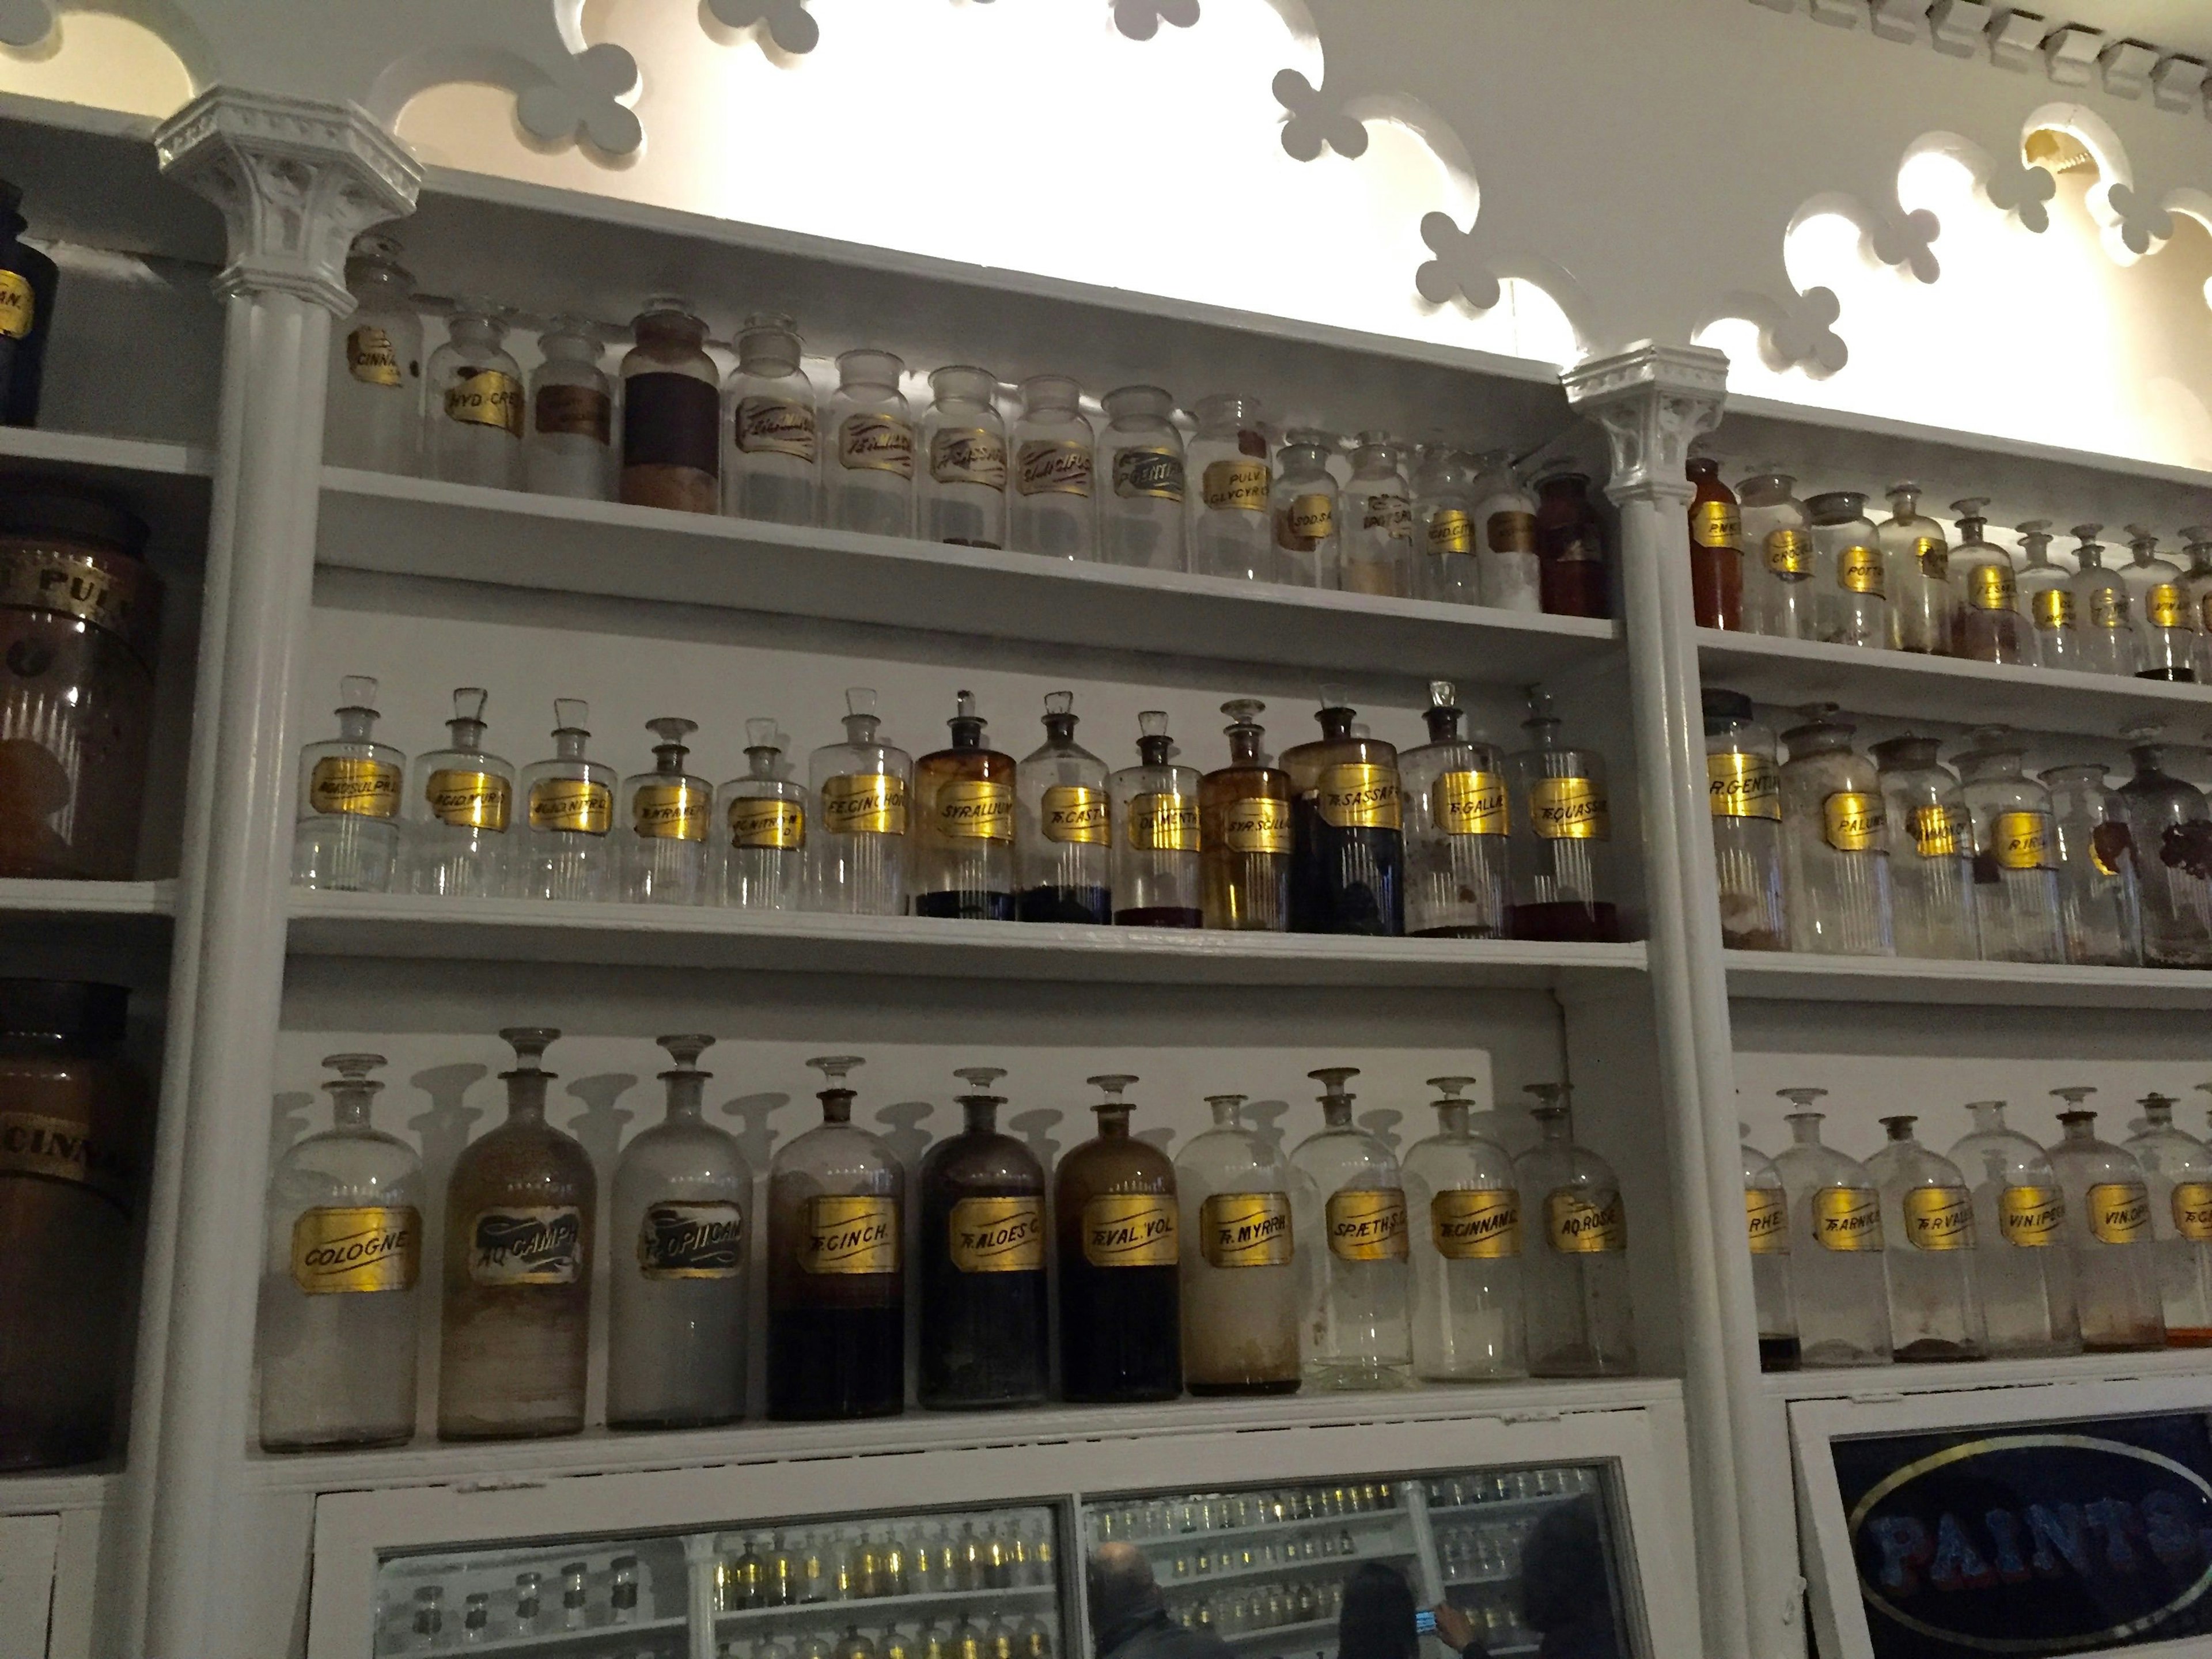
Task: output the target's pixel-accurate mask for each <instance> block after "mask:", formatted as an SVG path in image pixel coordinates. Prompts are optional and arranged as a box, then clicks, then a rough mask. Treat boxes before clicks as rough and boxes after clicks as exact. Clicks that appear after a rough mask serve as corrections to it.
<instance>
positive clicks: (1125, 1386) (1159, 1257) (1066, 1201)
mask: <svg viewBox="0 0 2212 1659" xmlns="http://www.w3.org/2000/svg"><path fill="white" fill-rule="evenodd" d="M1088 1081H1089V1082H1090V1084H1091V1086H1092V1087H1093V1088H1096V1089H1098V1090H1100V1091H1103V1093H1104V1095H1105V1098H1104V1099H1103V1100H1102V1101H1100V1102H1098V1103H1097V1104H1096V1105H1094V1106H1093V1107H1092V1108H1091V1110H1092V1111H1094V1112H1096V1113H1097V1115H1098V1133H1097V1135H1096V1136H1095V1137H1094V1138H1092V1139H1089V1140H1086V1141H1085V1142H1084V1143H1083V1144H1082V1145H1081V1146H1078V1147H1076V1148H1075V1150H1074V1151H1073V1152H1069V1153H1068V1154H1067V1156H1066V1157H1065V1158H1061V1159H1060V1168H1059V1170H1058V1171H1057V1172H1056V1173H1055V1175H1054V1182H1053V1206H1052V1209H1053V1218H1054V1228H1055V1229H1056V1231H1057V1237H1058V1245H1059V1248H1058V1251H1057V1254H1056V1258H1055V1260H1056V1272H1057V1274H1058V1278H1059V1287H1060V1392H1061V1393H1062V1394H1063V1395H1066V1398H1067V1399H1068V1400H1069V1401H1073V1402H1076V1403H1079V1404H1085V1405H1117V1404H1124V1403H1133V1402H1136V1401H1148V1400H1172V1399H1174V1398H1175V1397H1176V1395H1179V1394H1181V1393H1182V1269H1181V1267H1180V1266H1179V1263H1180V1261H1181V1250H1180V1249H1179V1248H1178V1234H1179V1228H1178V1223H1179V1221H1180V1206H1179V1205H1178V1202H1177V1199H1176V1172H1175V1165H1174V1164H1173V1163H1172V1162H1170V1159H1169V1158H1168V1155H1167V1154H1166V1153H1165V1152H1162V1151H1161V1150H1160V1149H1159V1148H1158V1147H1157V1146H1152V1144H1151V1143H1150V1142H1148V1141H1143V1140H1139V1139H1136V1138H1135V1137H1134V1136H1133V1135H1131V1134H1130V1133H1129V1112H1130V1109H1131V1103H1130V1102H1128V1101H1127V1100H1126V1099H1124V1098H1123V1097H1122V1091H1124V1090H1126V1089H1127V1087H1128V1086H1129V1085H1131V1084H1133V1083H1134V1082H1136V1081H1137V1079H1135V1078H1134V1077H1132V1076H1129V1075H1127V1074H1125V1073H1124V1074H1113V1075H1107V1076H1101V1077H1094V1078H1091V1079H1088Z"/></svg>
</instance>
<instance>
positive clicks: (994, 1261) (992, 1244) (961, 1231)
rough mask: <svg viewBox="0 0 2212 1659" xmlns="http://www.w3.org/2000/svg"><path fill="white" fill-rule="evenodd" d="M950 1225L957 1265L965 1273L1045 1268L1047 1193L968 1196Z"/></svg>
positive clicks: (948, 1242)
mask: <svg viewBox="0 0 2212 1659" xmlns="http://www.w3.org/2000/svg"><path fill="white" fill-rule="evenodd" d="M945 1225H946V1228H947V1237H946V1239H945V1243H946V1245H947V1247H948V1248H949V1249H950V1250H951V1255H952V1265H953V1267H955V1268H957V1270H958V1271H960V1272H962V1273H1042V1272H1043V1271H1044V1200H1042V1198H963V1199H962V1200H959V1201H958V1202H957V1203H956V1204H954V1205H953V1206H952V1217H951V1220H950V1221H948V1222H947V1223H946V1224H945Z"/></svg>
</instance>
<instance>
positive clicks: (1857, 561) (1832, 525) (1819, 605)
mask: <svg viewBox="0 0 2212 1659" xmlns="http://www.w3.org/2000/svg"><path fill="white" fill-rule="evenodd" d="M1805 505H1806V508H1807V510H1808V512H1809V513H1811V515H1812V520H1813V524H1812V528H1811V530H1810V531H1809V532H1808V535H1809V536H1810V537H1811V538H1812V544H1813V584H1814V594H1815V597H1814V629H1815V630H1816V631H1817V633H1818V635H1819V637H1820V638H1821V639H1823V640H1825V641H1827V642H1828V643H1830V644H1832V645H1853V646H1858V647H1862V648H1863V649H1866V650H1873V651H1886V650H1888V649H1889V648H1890V639H1891V635H1892V632H1893V623H1891V621H1890V615H1889V599H1888V591H1889V590H1888V580H1889V577H1888V567H1887V562H1885V561H1884V559H1883V558H1882V554H1881V542H1880V539H1879V538H1877V537H1876V536H1875V529H1874V522H1873V520H1870V519H1869V518H1868V517H1867V515H1866V497H1865V496H1864V495H1861V494H1859V493H1858V492H1857V490H1851V489H1841V490H1835V491H1832V492H1831V493H1829V494H1827V495H1815V496H1814V497H1813V499H1812V500H1811V501H1808V502H1807V503H1806V504H1805Z"/></svg>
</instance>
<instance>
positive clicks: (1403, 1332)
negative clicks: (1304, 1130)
mask: <svg viewBox="0 0 2212 1659" xmlns="http://www.w3.org/2000/svg"><path fill="white" fill-rule="evenodd" d="M1306 1075H1307V1076H1309V1077H1310V1078H1312V1079H1315V1080H1316V1081H1317V1082H1318V1083H1320V1084H1321V1085H1322V1088H1323V1090H1324V1091H1326V1092H1325V1093H1323V1095H1322V1127H1321V1128H1320V1129H1318V1130H1316V1132H1315V1133H1312V1134H1310V1135H1308V1136H1307V1137H1306V1138H1305V1139H1304V1140H1302V1141H1300V1142H1299V1143H1298V1145H1297V1148H1296V1149H1295V1150H1294V1151H1293V1152H1291V1212H1292V1214H1293V1216H1294V1218H1295V1219H1294V1222H1293V1225H1292V1228H1291V1231H1293V1233H1294V1234H1295V1235H1296V1236H1297V1237H1301V1238H1304V1239H1306V1240H1308V1241H1310V1243H1309V1246H1308V1248H1307V1250H1306V1253H1305V1255H1304V1257H1303V1258H1302V1259H1301V1261H1302V1265H1303V1267H1304V1279H1305V1330H1304V1340H1303V1343H1302V1349H1303V1360H1304V1370H1305V1380H1306V1381H1307V1382H1308V1383H1311V1384H1312V1385H1313V1386H1314V1387H1315V1388H1317V1389H1397V1388H1403V1387H1404V1386H1405V1385H1406V1383H1407V1378H1408V1376H1409V1375H1410V1373H1411V1369H1412V1366H1413V1348H1412V1340H1413V1338H1412V1329H1411V1327H1410V1326H1409V1324H1408V1323H1407V1292H1408V1291H1409V1289H1410V1286H1409V1285H1407V1255H1408V1253H1409V1242H1408V1240H1407V1222H1406V1187H1405V1181H1404V1178H1403V1177H1402V1176H1401V1175H1400V1173H1399V1170H1398V1160H1397V1159H1396V1158H1393V1157H1392V1156H1391V1155H1390V1149H1389V1147H1387V1146H1384V1145H1383V1143H1382V1141H1381V1140H1379V1139H1376V1137H1375V1136H1373V1135H1371V1134H1370V1133H1367V1131H1365V1130H1364V1129H1362V1128H1359V1127H1357V1126H1356V1125H1354V1124H1353V1122H1352V1096H1351V1095H1349V1094H1347V1093H1346V1092H1345V1087H1344V1085H1345V1082H1346V1079H1350V1078H1354V1077H1357V1076H1358V1075H1359V1073H1358V1068H1357V1067H1356V1066H1324V1067H1322V1069H1321V1070H1319V1071H1315V1072H1309V1073H1306ZM1316 1246H1318V1247H1319V1248H1316Z"/></svg>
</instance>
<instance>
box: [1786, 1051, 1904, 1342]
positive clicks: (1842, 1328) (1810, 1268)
mask: <svg viewBox="0 0 2212 1659" xmlns="http://www.w3.org/2000/svg"><path fill="white" fill-rule="evenodd" d="M1778 1092H1779V1093H1780V1094H1781V1096H1782V1097H1783V1098H1784V1100H1787V1101H1789V1102H1790V1103H1792V1104H1794V1105H1795V1106H1796V1108H1797V1109H1796V1111H1794V1112H1792V1113H1790V1115H1789V1123H1790V1134H1791V1136H1792V1138H1793V1139H1792V1140H1791V1144H1790V1146H1786V1147H1784V1149H1783V1151H1782V1155H1781V1156H1780V1157H1779V1158H1776V1159H1775V1160H1774V1167H1775V1168H1776V1169H1777V1170H1779V1171H1780V1172H1781V1175H1782V1185H1783V1192H1784V1201H1785V1202H1786V1204H1787V1205H1788V1206H1789V1208H1788V1213H1789V1217H1790V1278H1791V1279H1792V1281H1793V1285H1792V1287H1793V1289H1794V1290H1795V1291H1796V1299H1797V1343H1798V1354H1799V1358H1801V1359H1802V1361H1803V1363H1804V1364H1807V1365H1808V1366H1815V1367H1820V1368H1826V1367H1828V1366H1833V1365H1881V1364H1887V1363H1888V1361H1889V1357H1890V1348H1889V1275H1888V1270H1887V1267H1885V1266H1884V1265H1883V1260H1882V1258H1883V1256H1884V1255H1885V1252H1884V1250H1883V1249H1882V1217H1881V1194H1880V1193H1879V1192H1878V1191H1876V1190H1875V1182H1874V1177H1873V1176H1871V1175H1869V1174H1868V1173H1867V1171H1866V1169H1865V1168H1864V1166H1863V1165H1862V1164H1857V1163H1856V1162H1855V1161H1853V1160H1852V1159H1850V1158H1846V1157H1844V1155H1843V1154H1842V1153H1841V1152H1837V1151H1836V1150H1835V1149H1834V1148H1833V1147H1832V1146H1823V1145H1822V1144H1821V1141H1820V1123H1821V1119H1822V1116H1823V1115H1822V1114H1821V1113H1819V1112H1816V1111H1814V1110H1813V1109H1812V1105H1813V1103H1814V1101H1816V1100H1818V1099H1820V1097H1821V1096H1823V1095H1825V1094H1826V1093H1827V1092H1828V1091H1826V1089H1784V1090H1781V1091H1778Z"/></svg>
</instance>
